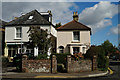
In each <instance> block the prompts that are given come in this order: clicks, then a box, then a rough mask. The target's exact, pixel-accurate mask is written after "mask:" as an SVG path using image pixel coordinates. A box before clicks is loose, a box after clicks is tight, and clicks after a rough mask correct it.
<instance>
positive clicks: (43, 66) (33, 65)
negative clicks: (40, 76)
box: [22, 56, 57, 73]
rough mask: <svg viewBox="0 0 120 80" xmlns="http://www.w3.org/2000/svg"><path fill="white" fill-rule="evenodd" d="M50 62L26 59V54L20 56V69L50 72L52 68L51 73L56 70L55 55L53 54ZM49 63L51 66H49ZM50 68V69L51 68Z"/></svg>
mask: <svg viewBox="0 0 120 80" xmlns="http://www.w3.org/2000/svg"><path fill="white" fill-rule="evenodd" d="M52 61H54V63H51V60H28V59H27V56H23V58H22V71H23V72H28V73H29V72H45V73H50V72H51V71H52V70H53V71H52V72H53V73H55V72H57V71H56V66H57V63H56V57H55V56H54V57H53V59H52ZM51 64H52V65H53V67H51ZM51 69H52V70H51Z"/></svg>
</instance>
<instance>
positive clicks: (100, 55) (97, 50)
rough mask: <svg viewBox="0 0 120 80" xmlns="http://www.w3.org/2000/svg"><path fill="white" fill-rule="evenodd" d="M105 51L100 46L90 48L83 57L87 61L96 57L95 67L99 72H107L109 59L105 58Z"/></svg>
mask: <svg viewBox="0 0 120 80" xmlns="http://www.w3.org/2000/svg"><path fill="white" fill-rule="evenodd" d="M105 54H106V53H105V49H104V48H103V47H102V46H91V48H90V49H89V50H88V51H87V53H86V54H85V55H84V56H85V58H86V59H87V58H88V59H91V60H92V59H93V56H94V55H96V56H97V67H98V68H99V70H103V71H104V70H107V68H108V65H109V59H108V58H107V57H106V56H105Z"/></svg>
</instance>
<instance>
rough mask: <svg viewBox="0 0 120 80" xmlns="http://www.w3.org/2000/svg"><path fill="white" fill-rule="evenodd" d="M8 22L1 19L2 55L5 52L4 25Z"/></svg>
mask: <svg viewBox="0 0 120 80" xmlns="http://www.w3.org/2000/svg"><path fill="white" fill-rule="evenodd" d="M5 24H7V22H5V21H2V20H0V53H2V55H3V54H4V46H5V45H4V44H5V43H4V41H5V27H4V25H5Z"/></svg>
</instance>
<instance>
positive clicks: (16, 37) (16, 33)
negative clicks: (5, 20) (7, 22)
mask: <svg viewBox="0 0 120 80" xmlns="http://www.w3.org/2000/svg"><path fill="white" fill-rule="evenodd" d="M18 28H19V29H21V30H20V32H17V29H18ZM18 34H19V36H20V37H18V36H17V35H18ZM21 38H22V27H15V39H21Z"/></svg>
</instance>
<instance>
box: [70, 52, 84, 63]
mask: <svg viewBox="0 0 120 80" xmlns="http://www.w3.org/2000/svg"><path fill="white" fill-rule="evenodd" d="M71 57H72V59H74V60H76V61H78V60H80V59H83V58H84V56H83V54H82V53H75V54H73V55H72V56H71Z"/></svg>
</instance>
